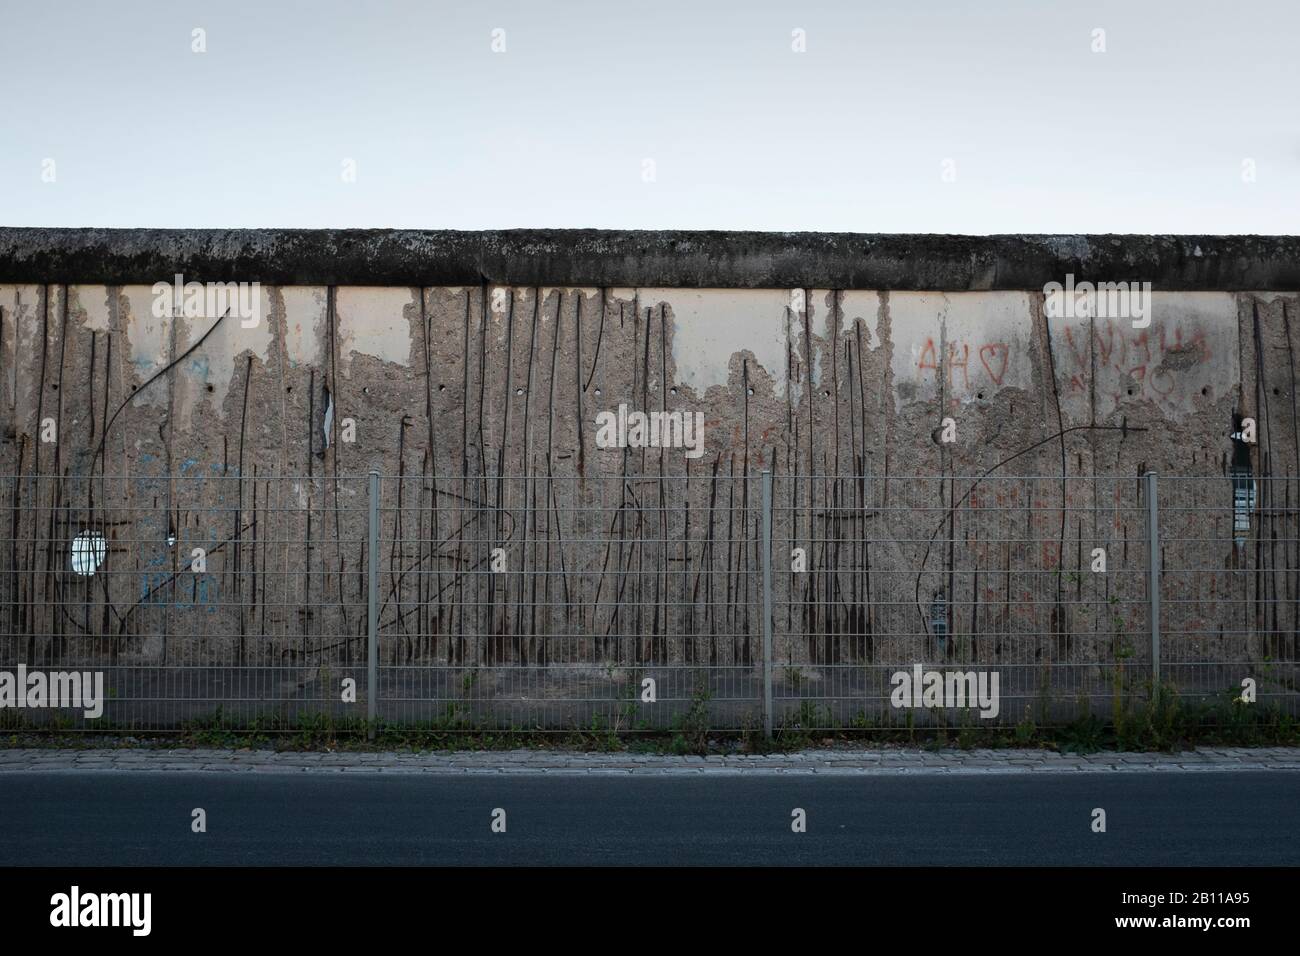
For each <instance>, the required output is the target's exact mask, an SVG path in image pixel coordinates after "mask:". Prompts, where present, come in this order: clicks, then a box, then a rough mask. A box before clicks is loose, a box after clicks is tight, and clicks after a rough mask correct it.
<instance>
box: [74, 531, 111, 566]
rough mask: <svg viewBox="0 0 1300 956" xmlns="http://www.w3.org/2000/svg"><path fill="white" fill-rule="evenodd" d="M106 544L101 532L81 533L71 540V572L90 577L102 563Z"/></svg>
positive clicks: (106, 550) (105, 552)
mask: <svg viewBox="0 0 1300 956" xmlns="http://www.w3.org/2000/svg"><path fill="white" fill-rule="evenodd" d="M107 554H108V543H107V542H106V541H105V540H104V534H103V532H102V531H82V532H81V533H80V534H78V535H77V536H76V537H75V538H73V539H72V572H73V573H74V574H79V575H81V576H82V577H90V576H91V575H92V574H94V573H95V572H96V571H97V570H99V566H100V565H101V564H103V563H104V557H105V555H107Z"/></svg>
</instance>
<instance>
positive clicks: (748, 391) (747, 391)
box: [745, 388, 830, 395]
mask: <svg viewBox="0 0 1300 956" xmlns="http://www.w3.org/2000/svg"><path fill="white" fill-rule="evenodd" d="M745 394H746V395H753V394H754V390H753V389H752V388H747V389H745ZM826 394H827V395H829V394H830V392H827V393H826Z"/></svg>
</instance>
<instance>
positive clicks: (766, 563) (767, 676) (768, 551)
mask: <svg viewBox="0 0 1300 956" xmlns="http://www.w3.org/2000/svg"><path fill="white" fill-rule="evenodd" d="M763 736H764V737H766V738H767V739H768V740H771V739H772V470H771V469H770V468H764V469H763Z"/></svg>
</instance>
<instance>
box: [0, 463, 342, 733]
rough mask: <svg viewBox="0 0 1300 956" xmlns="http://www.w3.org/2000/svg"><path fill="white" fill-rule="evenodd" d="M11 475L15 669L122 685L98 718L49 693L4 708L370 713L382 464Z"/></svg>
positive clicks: (25, 715)
mask: <svg viewBox="0 0 1300 956" xmlns="http://www.w3.org/2000/svg"><path fill="white" fill-rule="evenodd" d="M3 487H4V491H5V499H6V501H5V503H6V504H7V505H8V510H9V515H8V521H7V524H8V532H9V533H8V535H7V537H8V539H9V540H8V542H7V544H6V546H5V547H4V548H0V641H2V644H0V669H4V670H7V671H10V672H13V671H14V670H15V668H16V667H17V666H18V665H22V666H23V667H24V668H26V669H29V670H30V671H32V672H39V673H41V674H57V673H63V672H74V671H75V672H78V673H83V674H85V675H89V676H88V678H87V679H88V680H100V681H102V684H103V693H104V696H105V700H104V703H103V708H102V713H100V714H99V715H97V716H95V717H93V718H91V717H87V715H86V712H85V709H79V708H67V707H64V708H57V707H50V706H40V707H17V708H13V709H4V710H0V720H4V721H6V722H7V723H8V724H9V725H10V726H11V727H19V726H69V727H77V728H80V729H86V730H121V729H176V728H181V727H190V728H195V727H207V726H212V727H231V728H261V729H268V730H275V729H291V728H294V727H297V726H301V725H302V723H303V721H304V719H319V718H324V717H328V718H337V719H339V720H340V721H346V720H347V719H349V717H350V716H355V707H353V706H350V704H349V702H348V701H347V700H345V698H346V696H347V695H348V687H347V686H346V685H345V684H344V681H345V680H346V679H348V678H351V679H352V680H353V681H355V682H356V686H362V685H363V684H364V675H365V651H366V645H365V637H366V635H365V621H366V595H365V591H364V590H363V588H362V585H363V583H364V576H363V573H362V572H363V570H364V569H363V563H364V559H365V552H364V542H365V538H364V532H365V527H364V521H365V491H366V489H365V483H364V480H358V479H351V478H348V479H344V478H339V479H334V478H261V477H257V476H251V477H245V478H240V477H238V476H231V475H228V474H221V473H211V474H190V475H186V476H180V477H171V478H168V477H166V476H161V477H153V476H142V475H133V476H130V477H129V478H120V477H98V476H97V477H94V478H72V477H59V478H55V477H39V478H38V477H21V478H17V479H13V478H11V479H7V480H5V481H4V484H3ZM94 675H101V676H98V677H96V676H94ZM50 679H51V680H52V679H53V678H50Z"/></svg>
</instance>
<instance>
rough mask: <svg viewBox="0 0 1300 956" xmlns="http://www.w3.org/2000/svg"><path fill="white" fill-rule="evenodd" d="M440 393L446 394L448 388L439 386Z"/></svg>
mask: <svg viewBox="0 0 1300 956" xmlns="http://www.w3.org/2000/svg"><path fill="white" fill-rule="evenodd" d="M438 391H440V392H445V391H447V386H446V385H439V386H438Z"/></svg>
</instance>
